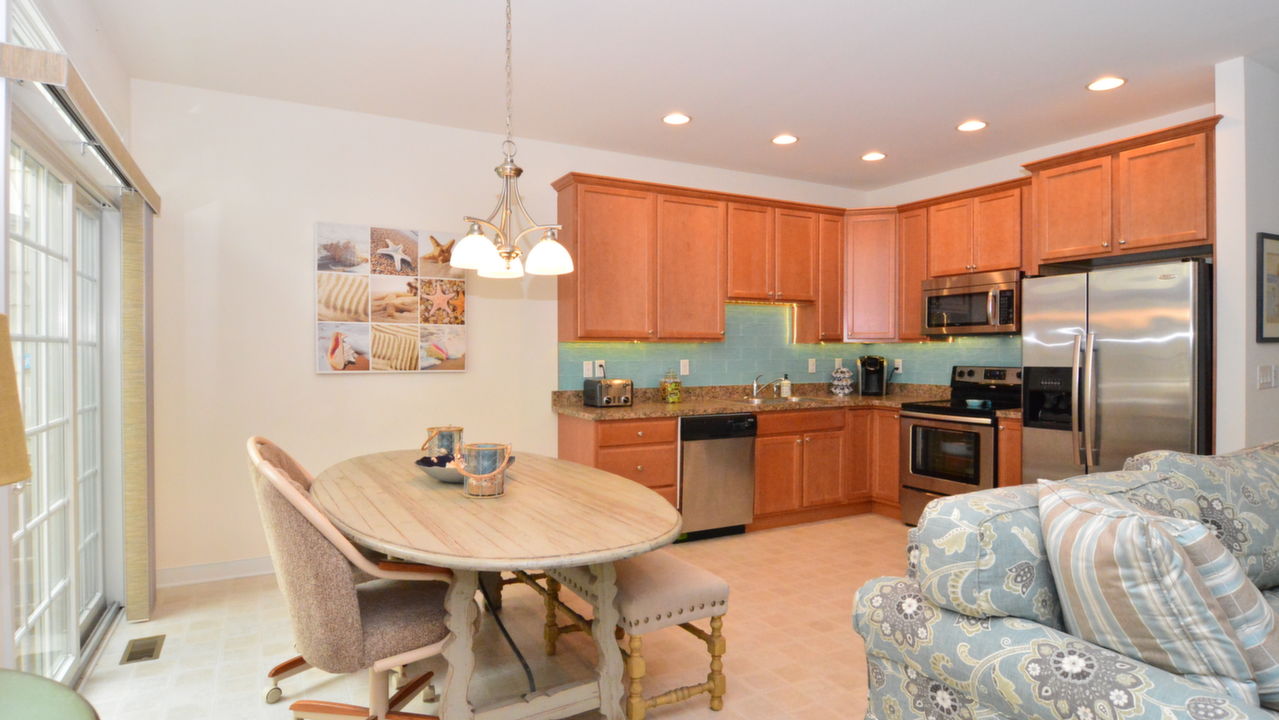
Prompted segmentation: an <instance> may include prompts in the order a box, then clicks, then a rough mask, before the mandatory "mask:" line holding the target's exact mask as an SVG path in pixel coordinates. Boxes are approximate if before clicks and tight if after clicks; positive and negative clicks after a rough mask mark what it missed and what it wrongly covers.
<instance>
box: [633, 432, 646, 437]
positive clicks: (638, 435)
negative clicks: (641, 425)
mask: <svg viewBox="0 0 1279 720" xmlns="http://www.w3.org/2000/svg"><path fill="white" fill-rule="evenodd" d="M635 437H644V431H643V430H636V431H635Z"/></svg>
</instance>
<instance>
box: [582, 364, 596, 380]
mask: <svg viewBox="0 0 1279 720" xmlns="http://www.w3.org/2000/svg"><path fill="white" fill-rule="evenodd" d="M582 377H584V378H589V377H595V363H593V362H591V361H590V360H583V361H582Z"/></svg>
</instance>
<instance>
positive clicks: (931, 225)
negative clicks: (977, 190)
mask: <svg viewBox="0 0 1279 720" xmlns="http://www.w3.org/2000/svg"><path fill="white" fill-rule="evenodd" d="M972 266H973V201H972V198H966V199H963V200H955V201H953V202H948V203H942V204H940V205H933V206H932V207H930V208H928V276H929V277H943V276H946V275H963V274H965V273H968V272H971V271H972Z"/></svg>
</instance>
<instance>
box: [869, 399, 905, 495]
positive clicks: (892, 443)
mask: <svg viewBox="0 0 1279 720" xmlns="http://www.w3.org/2000/svg"><path fill="white" fill-rule="evenodd" d="M871 413H872V415H873V417H872V428H871V434H872V436H873V437H874V443H875V445H874V450H875V466H874V468H873V470H872V472H871V475H872V480H871V489H870V490H871V497H873V498H874V499H876V500H878V501H880V502H883V503H886V504H891V505H897V504H898V498H899V495H900V492H901V467H900V464H899V458H900V455H901V453H900V448H901V437H900V428H901V423H900V422H899V418H898V416H897V412H896V411H883V410H873V411H871Z"/></svg>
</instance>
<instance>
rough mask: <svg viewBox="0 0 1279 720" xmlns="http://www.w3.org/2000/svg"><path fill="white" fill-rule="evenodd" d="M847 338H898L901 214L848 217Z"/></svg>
mask: <svg viewBox="0 0 1279 720" xmlns="http://www.w3.org/2000/svg"><path fill="white" fill-rule="evenodd" d="M844 236H845V241H846V243H847V245H846V246H845V252H844V266H845V275H844V288H845V291H844V298H845V302H846V303H847V304H846V305H845V307H844V323H845V330H844V337H845V339H846V340H891V339H893V338H895V337H896V335H897V213H896V212H895V211H887V212H875V213H869V214H862V215H847V216H845V217H844Z"/></svg>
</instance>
